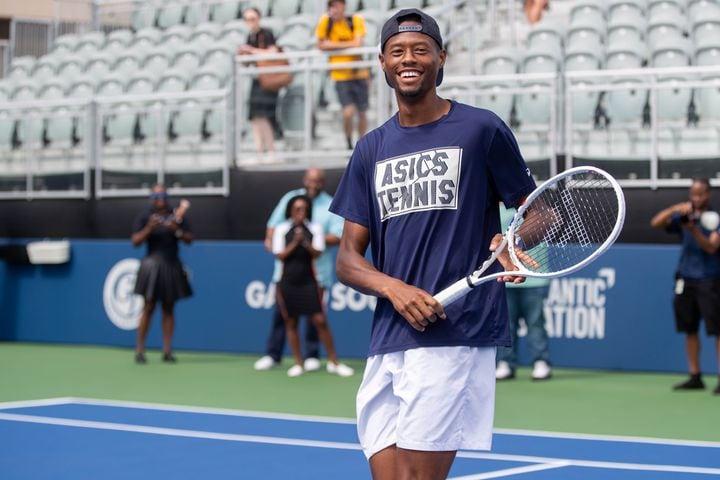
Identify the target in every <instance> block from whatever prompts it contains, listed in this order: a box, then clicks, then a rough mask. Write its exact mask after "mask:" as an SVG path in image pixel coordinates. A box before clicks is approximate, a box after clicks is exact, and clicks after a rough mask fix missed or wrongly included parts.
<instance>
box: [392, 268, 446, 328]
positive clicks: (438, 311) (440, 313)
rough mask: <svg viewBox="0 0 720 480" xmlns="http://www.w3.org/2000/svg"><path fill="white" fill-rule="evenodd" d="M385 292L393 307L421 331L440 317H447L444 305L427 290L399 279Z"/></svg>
mask: <svg viewBox="0 0 720 480" xmlns="http://www.w3.org/2000/svg"><path fill="white" fill-rule="evenodd" d="M384 293H385V297H386V298H387V299H388V300H390V302H392V304H393V308H395V310H396V311H397V312H398V313H399V314H400V315H402V316H403V318H404V319H405V320H407V322H408V323H409V324H410V326H411V327H413V328H414V329H415V330H417V331H419V332H424V331H425V328H426V327H427V326H428V325H429V324H431V323H435V322H436V321H437V320H438V318H441V319H445V318H446V317H445V310H443V306H442V305H441V304H440V302H438V301H437V300H435V299H434V298H433V296H432V295H430V294H429V293H427V292H426V291H425V290H422V289H420V288H417V287H413V286H412V285H408V284H407V283H404V282H402V281H400V280H397V282H395V283H393V285H391V286H388V288H387V289H386V291H385V292H384Z"/></svg>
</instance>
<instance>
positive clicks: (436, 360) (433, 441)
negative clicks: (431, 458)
mask: <svg viewBox="0 0 720 480" xmlns="http://www.w3.org/2000/svg"><path fill="white" fill-rule="evenodd" d="M495 353H496V348H495V347H483V348H477V347H431V348H414V349H412V350H407V351H404V352H393V353H388V354H384V355H375V356H372V357H370V358H368V361H367V366H366V367H365V375H364V377H363V381H362V384H361V385H360V390H359V391H358V395H357V417H358V436H359V438H360V445H361V446H362V448H363V451H364V452H365V456H366V457H367V458H370V457H371V456H372V455H374V454H375V453H377V452H379V451H380V450H382V449H384V448H386V447H389V446H390V445H393V444H396V445H397V446H398V447H400V448H404V449H408V450H423V451H454V450H490V446H491V444H492V426H493V416H494V414H495Z"/></svg>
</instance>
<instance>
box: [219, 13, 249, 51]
mask: <svg viewBox="0 0 720 480" xmlns="http://www.w3.org/2000/svg"><path fill="white" fill-rule="evenodd" d="M247 37H248V27H247V25H245V22H243V21H242V20H235V21H233V22H228V23H226V24H225V25H224V26H223V29H222V31H221V32H220V36H219V37H218V39H219V40H222V41H223V42H228V43H231V44H234V45H235V48H237V47H239V46H240V45H243V44H245V43H247Z"/></svg>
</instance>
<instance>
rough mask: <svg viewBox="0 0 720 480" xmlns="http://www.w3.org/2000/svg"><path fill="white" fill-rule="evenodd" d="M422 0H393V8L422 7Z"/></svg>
mask: <svg viewBox="0 0 720 480" xmlns="http://www.w3.org/2000/svg"><path fill="white" fill-rule="evenodd" d="M424 3H425V1H424V0H394V1H393V8H423V7H424V6H425V5H424Z"/></svg>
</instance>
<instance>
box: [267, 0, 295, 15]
mask: <svg viewBox="0 0 720 480" xmlns="http://www.w3.org/2000/svg"><path fill="white" fill-rule="evenodd" d="M270 5H271V13H272V16H273V17H281V18H290V17H292V16H293V15H297V13H298V10H299V8H300V5H299V4H298V0H272V3H271V4H270Z"/></svg>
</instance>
